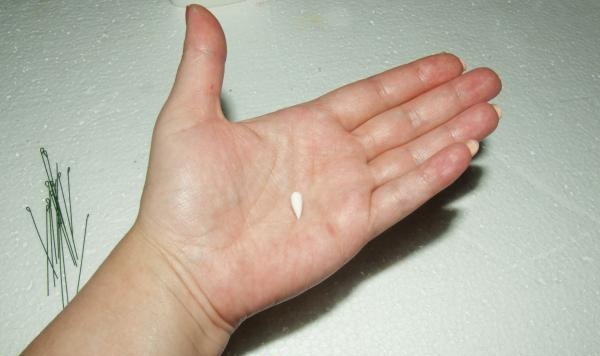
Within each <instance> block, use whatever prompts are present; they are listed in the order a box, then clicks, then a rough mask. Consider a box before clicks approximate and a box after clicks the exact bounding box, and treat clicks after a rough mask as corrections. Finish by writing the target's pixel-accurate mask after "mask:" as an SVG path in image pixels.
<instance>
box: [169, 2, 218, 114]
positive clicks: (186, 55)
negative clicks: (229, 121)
mask: <svg viewBox="0 0 600 356" xmlns="http://www.w3.org/2000/svg"><path fill="white" fill-rule="evenodd" d="M185 17H186V25H187V30H186V34H185V41H184V44H183V55H182V57H181V63H180V64H179V69H178V70H177V76H176V78H175V83H174V84H173V89H172V91H171V95H170V98H169V101H170V102H171V104H173V105H175V106H176V107H177V110H181V109H184V110H185V109H191V111H192V112H193V113H194V116H195V117H196V118H198V119H204V118H206V119H209V118H215V117H217V116H220V117H223V113H222V111H221V102H220V94H221V87H222V85H223V73H224V70H225V58H226V57H227V45H226V44H225V35H224V34H223V29H222V28H221V25H220V24H219V21H218V20H217V19H216V18H215V17H214V16H213V15H212V14H211V13H210V12H209V11H208V10H207V9H205V8H204V7H202V6H199V5H190V6H188V7H187V8H186V16H185Z"/></svg>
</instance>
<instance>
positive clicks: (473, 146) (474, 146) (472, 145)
mask: <svg viewBox="0 0 600 356" xmlns="http://www.w3.org/2000/svg"><path fill="white" fill-rule="evenodd" d="M465 144H466V145H467V147H468V148H469V152H471V157H473V156H475V154H476V153H477V151H479V142H477V141H475V140H469V141H467V142H466V143H465Z"/></svg>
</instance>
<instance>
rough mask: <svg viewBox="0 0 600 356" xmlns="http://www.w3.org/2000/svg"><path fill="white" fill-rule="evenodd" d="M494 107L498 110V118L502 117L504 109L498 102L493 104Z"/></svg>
mask: <svg viewBox="0 0 600 356" xmlns="http://www.w3.org/2000/svg"><path fill="white" fill-rule="evenodd" d="M492 107H493V108H494V110H496V113H497V114H498V118H501V117H502V109H501V108H500V107H499V106H498V105H496V104H492Z"/></svg>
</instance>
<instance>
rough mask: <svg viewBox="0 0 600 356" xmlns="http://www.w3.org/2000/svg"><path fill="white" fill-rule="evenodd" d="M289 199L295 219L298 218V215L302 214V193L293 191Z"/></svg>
mask: <svg viewBox="0 0 600 356" xmlns="http://www.w3.org/2000/svg"><path fill="white" fill-rule="evenodd" d="M290 201H291V203H292V210H294V214H296V219H300V216H302V194H300V193H298V192H293V193H292V196H291V197H290Z"/></svg>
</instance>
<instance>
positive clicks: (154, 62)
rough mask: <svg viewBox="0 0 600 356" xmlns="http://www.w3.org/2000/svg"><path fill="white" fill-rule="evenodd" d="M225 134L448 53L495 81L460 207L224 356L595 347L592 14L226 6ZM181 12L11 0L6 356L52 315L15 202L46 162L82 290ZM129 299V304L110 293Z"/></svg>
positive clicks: (0, 19)
mask: <svg viewBox="0 0 600 356" xmlns="http://www.w3.org/2000/svg"><path fill="white" fill-rule="evenodd" d="M215 12H216V15H217V16H218V18H219V19H220V20H221V21H222V23H223V26H224V29H225V32H226V34H227V36H228V40H229V56H228V67H227V74H226V82H225V87H224V99H225V102H226V104H227V112H228V113H229V115H230V117H232V118H233V119H236V120H237V119H242V118H246V117H251V116H254V115H258V114H261V113H265V112H268V111H271V110H274V109H277V108H280V107H282V106H287V105H289V104H294V103H296V102H298V101H301V100H305V99H309V98H312V97H313V96H315V95H318V94H320V93H322V92H323V91H324V90H328V89H331V88H333V87H336V86H338V85H340V84H342V83H345V82H347V81H350V80H354V79H357V78H360V77H362V76H365V75H368V74H372V73H375V72H378V71H380V70H383V69H385V68H388V67H390V66H393V65H396V64H400V63H403V62H406V61H408V60H411V59H414V58H417V57H421V56H423V55H426V54H430V53H433V52H438V51H442V50H444V51H450V52H454V53H456V54H458V55H460V56H462V57H463V58H464V59H465V61H466V62H467V63H468V65H469V66H470V67H475V66H479V65H487V66H491V67H493V68H495V69H496V70H497V71H498V72H499V73H500V75H501V77H502V78H503V80H504V88H505V89H504V92H503V94H502V95H501V97H500V98H498V100H497V101H496V102H497V103H499V104H500V105H501V106H502V108H503V109H504V118H503V121H502V122H501V125H500V128H499V129H498V131H497V133H496V134H495V135H494V136H493V138H491V139H489V140H488V141H486V142H485V144H484V145H483V149H482V153H481V154H480V156H479V157H478V159H477V160H476V163H475V164H474V167H473V169H471V170H470V171H469V172H468V173H467V174H466V176H465V177H464V178H463V179H461V180H460V181H459V183H458V184H457V185H455V186H454V187H453V188H452V189H451V190H450V191H448V192H446V193H445V194H443V195H442V196H440V197H438V198H437V199H435V200H434V201H433V202H432V203H430V204H429V205H427V206H426V207H425V208H424V209H422V210H420V211H418V212H417V213H415V214H414V215H412V216H411V217H410V218H409V219H407V220H406V221H405V222H404V223H402V224H400V225H398V226H397V227H396V228H394V229H392V230H391V231H389V232H388V233H386V234H385V235H384V236H382V237H381V238H380V239H378V240H376V241H374V242H373V243H372V244H370V245H369V246H367V247H366V249H365V250H364V251H363V252H362V253H361V254H359V256H358V257H357V258H356V259H355V260H353V261H352V262H351V263H350V264H349V265H348V266H346V267H345V268H344V269H342V270H341V271H340V272H339V273H338V274H336V275H334V276H333V277H332V278H331V279H329V280H328V281H327V282H325V283H323V284H321V285H320V286H318V287H317V288H315V289H313V290H311V291H309V292H308V293H306V294H304V295H302V296H300V297H299V298H296V299H295V300H293V301H291V302H288V303H285V304H282V305H280V306H278V307H275V308H273V309H271V310H269V311H267V312H264V313H262V314H259V315H258V316H257V317H255V318H253V319H251V320H249V321H247V322H246V323H245V324H244V325H243V326H242V327H241V329H240V330H239V331H238V333H237V334H236V335H234V337H233V339H232V342H231V345H230V347H229V349H228V351H227V353H228V354H230V355H241V354H246V355H261V356H262V355H286V356H291V355H317V354H325V355H402V354H406V355H437V354H445V355H461V354H462V355H485V354H490V355H567V354H568V355H592V354H597V353H598V352H600V244H599V243H598V238H599V236H598V231H600V218H599V217H598V213H597V211H598V208H599V206H598V204H599V201H598V199H599V195H600V180H599V179H598V162H600V157H599V153H598V152H599V151H600V120H599V118H598V114H597V113H598V112H599V111H600V69H599V67H598V63H600V44H599V41H598V38H600V26H599V25H598V19H599V18H600V2H598V1H596V0H587V1H585V0H580V1H570V2H566V1H560V0H554V1H552V0H540V1H510V0H508V1H483V0H473V1H445V0H438V1H420V0H419V1H418V0H408V1H395V0H394V1H392V0H389V1H383V0H378V1H359V0H353V1H349V0H348V1H342V0H338V1H319V0H310V1H308V0H306V1H297V0H279V1H275V0H273V1H265V0H248V1H245V2H243V3H240V4H236V5H231V6H225V7H221V8H216V9H215ZM183 31H184V25H183V10H182V9H179V8H176V7H173V6H170V5H169V3H168V2H167V1H165V0H154V1H142V0H139V1H108V0H94V1H91V0H79V1H75V0H70V1H67V0H63V1H59V0H53V1H42V0H29V1H26V0H21V1H5V2H3V3H2V4H0V34H1V35H2V40H1V42H0V58H1V61H0V73H1V78H2V80H1V81H0V140H1V142H2V150H1V151H0V163H1V167H2V177H1V178H2V182H3V184H2V188H0V189H1V193H2V198H3V204H2V205H1V206H0V221H1V222H2V226H3V227H4V228H3V231H4V232H3V234H2V241H3V244H2V249H1V250H0V267H1V270H2V273H1V274H0V275H1V281H0V282H1V283H0V286H1V292H0V315H2V319H1V322H0V323H1V324H0V353H1V354H2V355H10V354H15V353H17V352H19V351H20V350H21V349H22V348H23V347H24V346H25V345H26V344H27V342H29V341H30V340H31V339H32V338H33V337H34V335H36V334H37V333H38V332H39V331H40V330H41V329H42V328H43V326H44V325H45V324H46V323H47V322H48V321H49V320H51V318H52V317H53V316H54V315H55V314H56V313H57V312H58V311H59V303H60V300H59V299H60V298H59V299H56V298H47V297H45V286H44V284H45V279H44V278H43V274H44V273H45V272H44V271H45V269H44V268H45V267H44V259H43V256H42V255H41V251H40V249H39V247H38V245H37V242H36V240H35V237H34V235H33V230H32V227H31V223H30V221H29V220H28V217H27V215H26V213H25V210H24V209H23V207H24V206H25V205H26V204H29V205H32V207H33V208H34V212H35V213H37V214H38V215H39V214H40V213H41V206H42V205H41V202H40V200H41V198H42V191H43V186H42V185H41V181H42V178H43V170H42V167H41V162H40V160H39V157H38V149H39V147H40V146H44V147H46V148H47V149H48V151H49V152H50V155H51V158H52V159H56V160H58V161H60V162H62V163H64V164H65V165H66V164H70V165H72V167H73V171H72V175H73V181H74V183H73V192H74V195H75V196H76V202H75V204H76V209H77V210H76V214H78V216H76V219H77V218H79V226H80V227H81V226H82V223H83V216H84V213H85V212H88V211H89V212H90V213H91V214H92V217H91V218H90V229H89V235H88V238H89V240H88V242H89V245H88V248H87V252H88V254H87V256H86V264H85V267H84V273H83V275H84V279H87V278H88V277H89V276H90V275H91V273H93V271H94V270H95V268H96V267H97V266H98V265H99V264H100V262H101V261H102V260H103V258H104V257H105V256H106V255H107V254H108V252H109V251H110V249H111V248H112V246H114V244H115V243H116V242H117V241H118V239H119V238H120V237H121V236H122V235H123V234H124V233H125V232H126V230H127V229H128V227H129V226H130V224H131V223H132V221H133V218H134V216H135V213H136V208H137V202H138V199H139V196H140V192H141V189H142V184H143V178H144V174H145V165H146V159H147V154H148V148H149V140H150V134H151V130H152V125H153V121H154V118H155V117H156V115H157V113H158V111H159V109H160V107H161V105H162V102H163V100H164V99H165V97H166V95H167V93H168V90H169V87H170V85H171V82H172V78H173V74H174V72H175V70H176V66H177V62H178V56H179V52H180V44H181V40H182V35H183ZM110 292H114V293H118V291H110Z"/></svg>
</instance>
